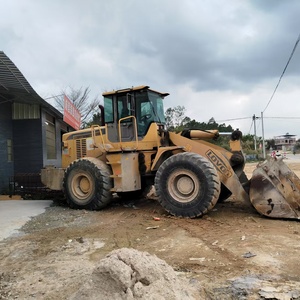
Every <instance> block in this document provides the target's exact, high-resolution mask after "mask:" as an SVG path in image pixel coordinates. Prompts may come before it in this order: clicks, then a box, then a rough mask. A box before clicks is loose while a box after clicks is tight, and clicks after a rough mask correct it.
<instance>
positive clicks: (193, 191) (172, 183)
mask: <svg viewBox="0 0 300 300" xmlns="http://www.w3.org/2000/svg"><path fill="white" fill-rule="evenodd" d="M168 185H169V187H170V189H169V193H170V194H171V196H172V197H173V198H174V199H175V200H176V201H178V202H182V203H187V202H190V201H193V200H194V199H195V197H196V196H197V195H198V193H199V189H200V183H199V179H198V178H197V176H196V175H195V174H194V173H193V172H191V171H189V170H177V171H175V172H173V173H172V174H171V175H170V177H169V179H168Z"/></svg>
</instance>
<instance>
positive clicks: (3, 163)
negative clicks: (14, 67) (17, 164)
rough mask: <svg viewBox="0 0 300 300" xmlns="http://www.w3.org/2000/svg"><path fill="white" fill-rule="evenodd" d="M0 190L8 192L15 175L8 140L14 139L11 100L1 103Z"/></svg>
mask: <svg viewBox="0 0 300 300" xmlns="http://www.w3.org/2000/svg"><path fill="white" fill-rule="evenodd" d="M0 105H1V106H0V192H1V193H2V192H7V191H4V190H3V189H6V188H8V184H9V177H10V176H12V175H13V168H14V163H13V161H11V162H9V161H8V153H7V140H8V139H10V140H12V128H11V127H12V120H11V115H12V112H11V110H12V107H11V103H10V102H6V103H1V104H0Z"/></svg>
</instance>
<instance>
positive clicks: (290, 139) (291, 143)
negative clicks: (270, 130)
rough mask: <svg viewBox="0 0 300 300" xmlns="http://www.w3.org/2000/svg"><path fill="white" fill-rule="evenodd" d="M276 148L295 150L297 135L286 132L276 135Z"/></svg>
mask: <svg viewBox="0 0 300 300" xmlns="http://www.w3.org/2000/svg"><path fill="white" fill-rule="evenodd" d="M274 141H275V148H276V150H282V151H293V150H294V147H295V145H296V135H294V134H289V133H287V134H284V135H279V136H275V137H274Z"/></svg>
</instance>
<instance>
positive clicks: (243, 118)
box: [216, 117, 252, 123]
mask: <svg viewBox="0 0 300 300" xmlns="http://www.w3.org/2000/svg"><path fill="white" fill-rule="evenodd" d="M251 118H252V117H242V118H235V119H227V120H218V121H216V122H217V123H220V122H228V121H237V120H245V119H251Z"/></svg>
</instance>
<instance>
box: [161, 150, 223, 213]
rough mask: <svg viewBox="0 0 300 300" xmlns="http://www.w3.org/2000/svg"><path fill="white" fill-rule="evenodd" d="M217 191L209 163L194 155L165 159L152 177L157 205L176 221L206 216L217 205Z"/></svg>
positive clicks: (216, 181)
mask: <svg viewBox="0 0 300 300" xmlns="http://www.w3.org/2000/svg"><path fill="white" fill-rule="evenodd" d="M220 188H221V185H220V180H219V177H218V173H217V171H216V169H215V168H214V166H213V165H212V163H211V162H210V161H208V160H207V159H206V158H204V157H202V156H200V155H198V154H196V153H190V152H184V153H179V154H176V155H173V156H171V157H169V158H168V159H167V160H166V161H164V162H163V163H162V164H161V166H160V167H159V169H158V171H157V173H156V176H155V189H156V193H157V195H158V201H159V202H160V204H161V205H162V206H163V207H164V208H165V210H166V211H168V212H169V213H170V214H172V215H175V216H178V217H188V218H195V217H199V216H202V215H203V214H205V213H207V212H208V211H209V210H210V209H212V208H213V207H214V206H215V204H216V203H217V201H218V198H219V194H220Z"/></svg>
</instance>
